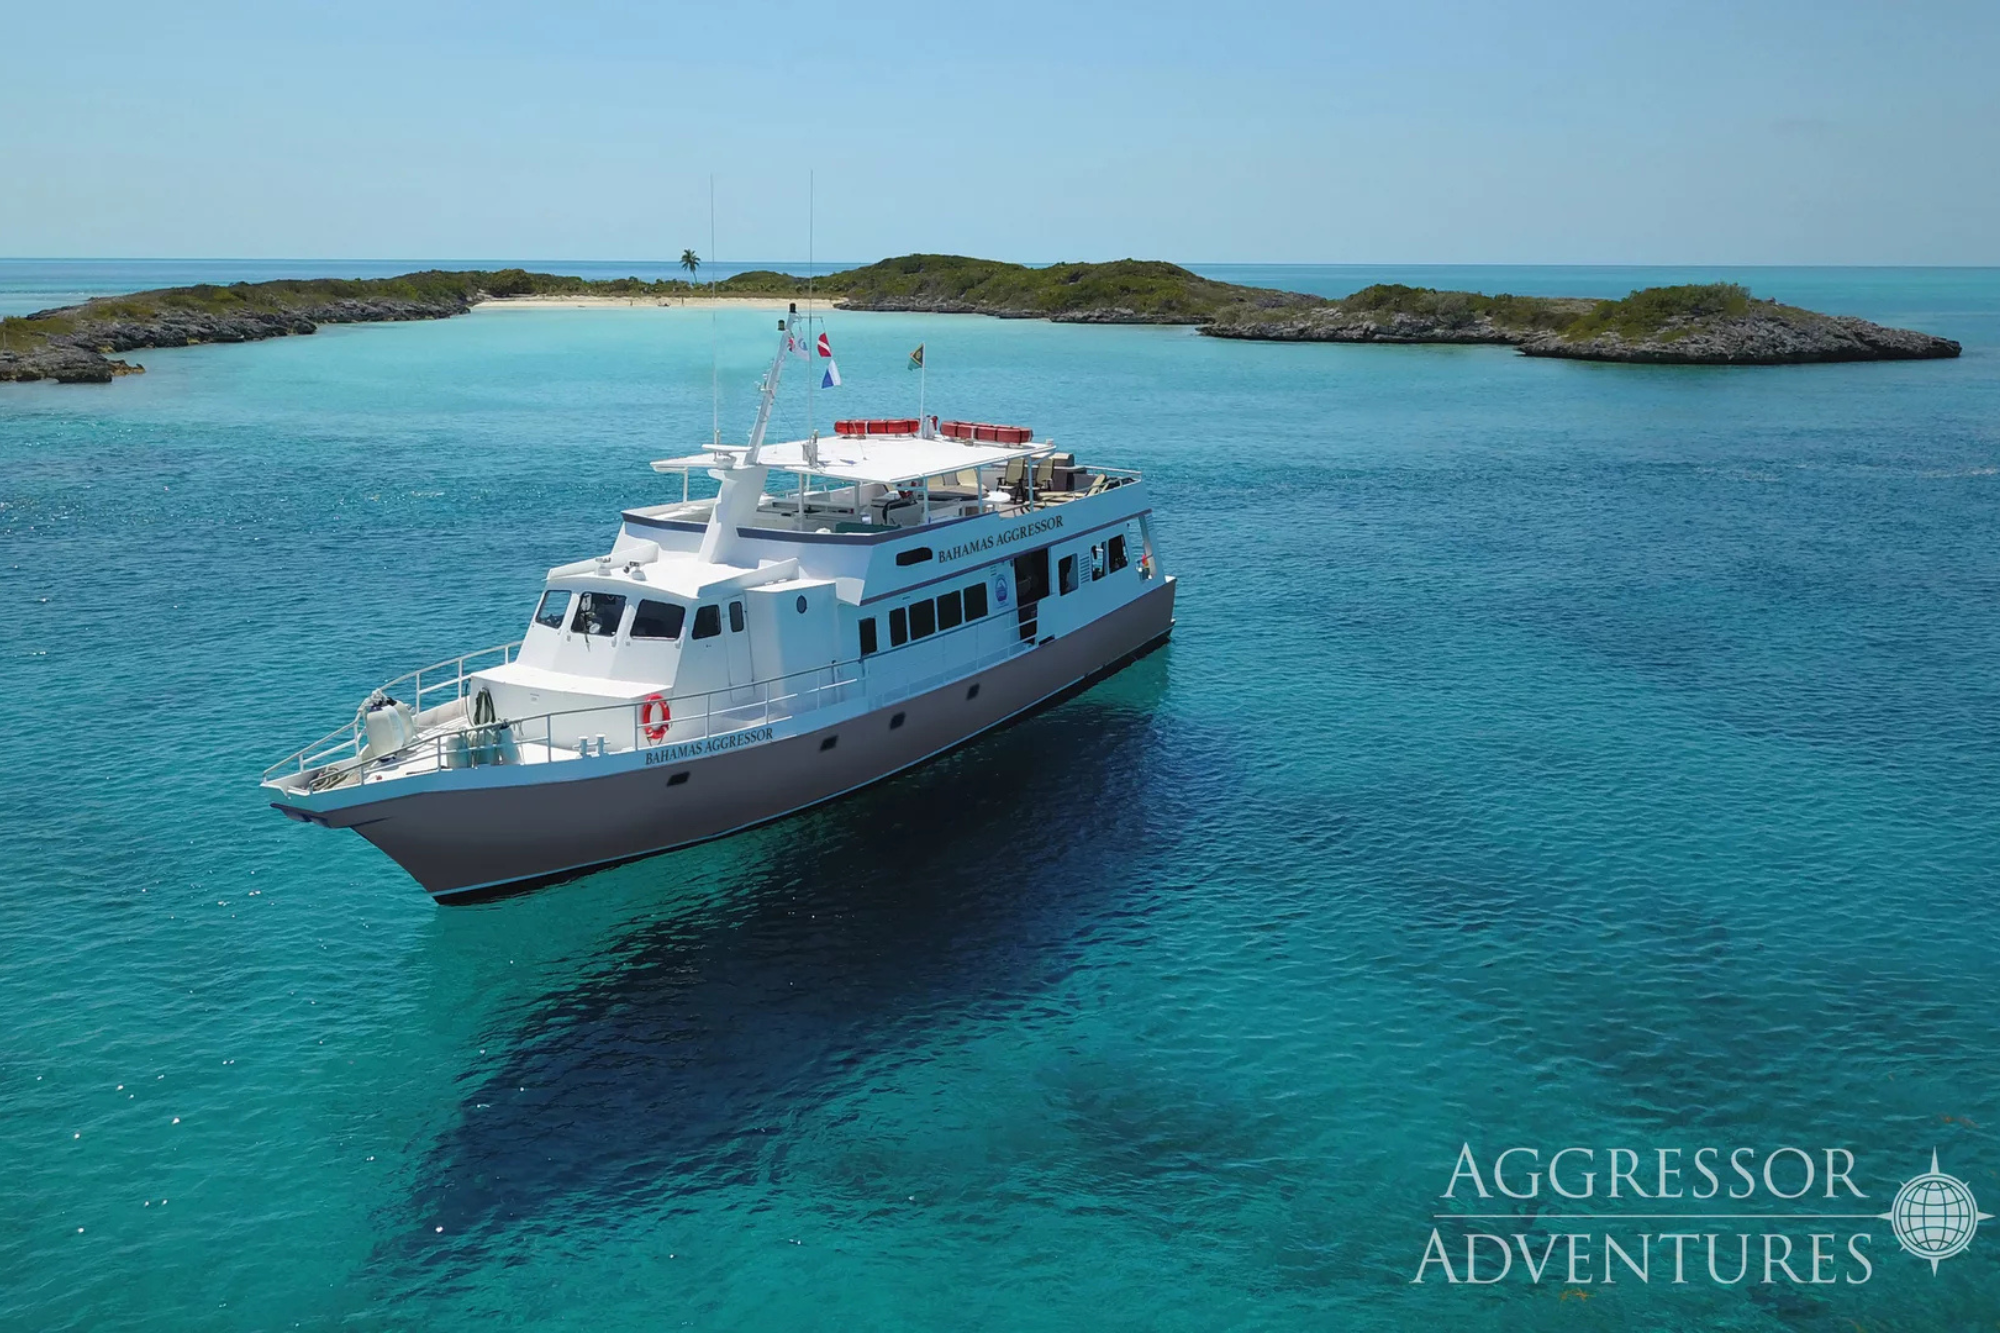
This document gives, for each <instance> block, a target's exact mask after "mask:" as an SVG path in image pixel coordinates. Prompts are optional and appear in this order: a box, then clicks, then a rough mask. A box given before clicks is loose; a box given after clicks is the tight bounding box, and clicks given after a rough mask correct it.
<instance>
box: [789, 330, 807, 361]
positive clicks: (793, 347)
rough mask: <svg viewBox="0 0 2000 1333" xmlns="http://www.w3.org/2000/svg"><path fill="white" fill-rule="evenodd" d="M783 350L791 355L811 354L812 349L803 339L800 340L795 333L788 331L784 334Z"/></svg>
mask: <svg viewBox="0 0 2000 1333" xmlns="http://www.w3.org/2000/svg"><path fill="white" fill-rule="evenodd" d="M785 350H786V351H787V352H790V353H791V354H792V355H793V356H811V355H812V349H811V348H810V347H808V346H806V344H805V342H804V340H802V339H801V338H800V337H799V336H798V335H797V334H794V333H788V334H786V335H785Z"/></svg>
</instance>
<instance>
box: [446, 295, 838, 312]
mask: <svg viewBox="0 0 2000 1333" xmlns="http://www.w3.org/2000/svg"><path fill="white" fill-rule="evenodd" d="M794 300H797V302H798V304H800V305H804V304H805V301H804V300H803V299H802V298H793V297H784V296H688V297H680V296H630V297H627V296H498V297H489V298H488V299H486V300H484V301H475V302H474V303H473V306H472V308H473V309H474V310H596V309H600V308H604V309H609V308H612V307H617V308H621V309H623V308H630V309H634V310H640V309H650V308H654V307H661V306H670V307H672V308H674V309H676V310H679V309H682V308H686V309H689V310H706V309H710V308H721V307H733V308H735V309H739V310H783V309H785V308H786V307H787V306H789V305H791V304H792V302H793V301H794ZM814 304H815V305H825V306H830V305H832V304H833V302H832V301H829V300H827V299H826V298H825V297H817V298H815V299H814Z"/></svg>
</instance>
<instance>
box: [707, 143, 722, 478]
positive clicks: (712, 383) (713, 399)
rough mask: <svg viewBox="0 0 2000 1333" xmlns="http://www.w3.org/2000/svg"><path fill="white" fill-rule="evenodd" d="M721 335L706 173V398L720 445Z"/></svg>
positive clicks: (711, 196)
mask: <svg viewBox="0 0 2000 1333" xmlns="http://www.w3.org/2000/svg"><path fill="white" fill-rule="evenodd" d="M721 340H722V335H721V334H720V333H719V332H717V330H716V323H715V173H714V172H712V171H711V172H709V173H708V398H709V410H710V412H711V413H712V415H713V416H714V421H713V423H712V425H711V429H713V430H714V432H715V435H714V438H713V443H715V444H721V443H722V352H721V350H720V348H721Z"/></svg>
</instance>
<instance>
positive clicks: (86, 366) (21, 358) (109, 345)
mask: <svg viewBox="0 0 2000 1333" xmlns="http://www.w3.org/2000/svg"><path fill="white" fill-rule="evenodd" d="M471 308H472V305H471V301H470V300H469V299H468V298H466V297H463V296H460V297H456V298H453V297H439V298H433V299H410V298H397V297H384V298H375V299H365V298H355V297H347V298H340V299H335V300H331V301H325V302H317V303H311V304H305V305H300V306H296V307H292V308H288V309H283V310H238V311H230V310H204V309H192V308H186V307H177V306H166V307H162V308H160V309H157V310H151V311H144V312H140V311H135V310H132V309H130V308H129V303H128V298H123V297H105V298H99V299H98V300H94V301H86V302H84V303H83V304H82V305H74V306H62V307H59V308H57V309H54V310H43V311H38V312H37V313H35V314H33V315H30V316H28V319H29V320H31V321H35V322H38V323H46V324H50V325H54V326H57V327H56V328H55V329H53V330H52V331H50V332H48V333H47V334H46V335H45V341H43V342H42V343H41V345H40V346H39V347H33V348H29V349H27V350H24V351H13V350H7V349H0V380H38V379H51V380H56V381H58V382H59V383H63V384H108V383H110V382H111V381H112V380H113V379H114V378H116V377H117V376H119V375H132V374H138V373H141V372H143V371H144V369H145V367H143V366H136V365H132V364H130V363H128V362H125V361H122V360H117V359H114V356H113V354H114V353H118V352H132V351H138V350H141V349H143V348H148V347H193V346H196V345H198V344H201V343H244V342H260V341H262V340H264V339H266V338H288V337H294V336H298V335H302V334H308V333H313V332H316V331H317V330H318V328H319V326H320V325H322V324H372V323H379V322H383V321H391V320H413V319H448V318H450V317H451V316H453V315H462V314H464V313H465V312H466V311H467V310H469V309H471Z"/></svg>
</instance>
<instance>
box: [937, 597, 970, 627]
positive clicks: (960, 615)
mask: <svg viewBox="0 0 2000 1333" xmlns="http://www.w3.org/2000/svg"><path fill="white" fill-rule="evenodd" d="M937 612H938V628H939V629H957V628H958V627H959V626H960V625H961V624H963V623H965V610H964V608H963V606H961V605H960V603H959V600H958V594H957V593H955V592H948V593H946V594H945V595H944V596H942V597H940V598H938V599H937Z"/></svg>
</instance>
